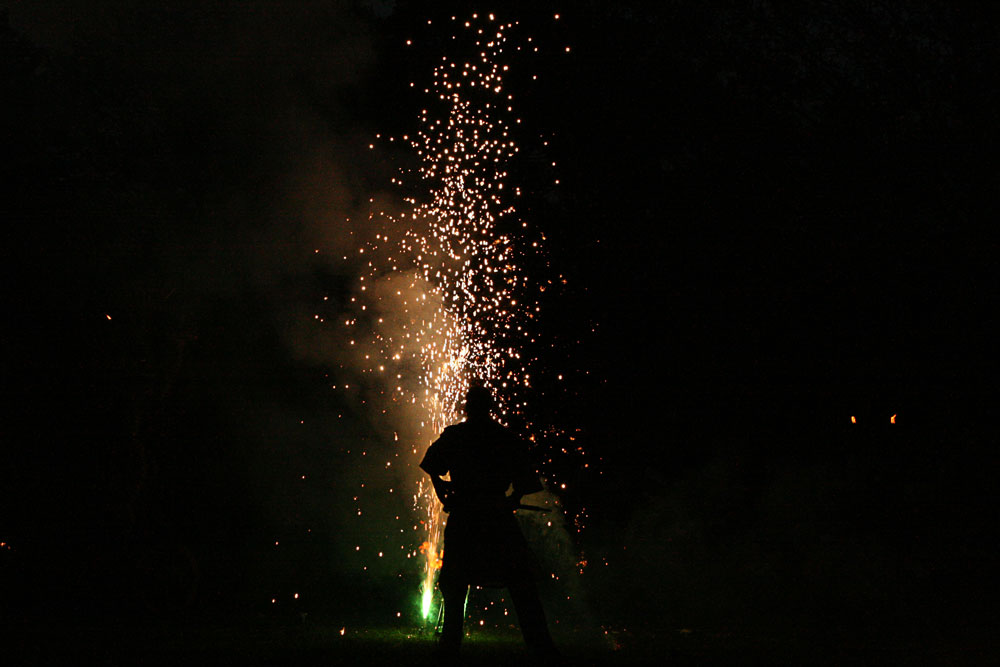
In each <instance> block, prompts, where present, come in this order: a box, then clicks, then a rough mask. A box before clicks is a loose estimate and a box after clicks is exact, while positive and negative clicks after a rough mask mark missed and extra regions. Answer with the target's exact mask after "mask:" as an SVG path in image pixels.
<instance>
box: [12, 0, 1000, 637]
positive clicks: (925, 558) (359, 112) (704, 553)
mask: <svg viewBox="0 0 1000 667" xmlns="http://www.w3.org/2000/svg"><path fill="white" fill-rule="evenodd" d="M447 4H448V3H417V2H396V3H392V2H389V3H374V2H372V3H349V2H343V3H332V4H326V5H323V4H320V3H292V4H287V3H273V4H272V3H250V4H243V3H225V2H197V3H172V2H171V3H158V5H157V8H155V9H154V8H151V7H147V8H135V7H132V6H131V5H129V4H128V3H115V2H104V3H96V4H95V3H73V2H60V3H40V4H38V5H33V6H30V7H29V6H28V5H26V4H21V3H16V4H13V5H11V6H10V8H9V14H8V16H7V18H6V23H5V25H4V26H3V28H2V29H3V34H2V49H3V56H2V67H3V80H4V87H5V90H6V92H5V94H4V99H5V102H4V105H3V114H4V117H3V133H4V137H3V142H4V148H3V155H4V160H3V183H4V193H3V209H4V214H3V217H4V220H5V223H4V232H3V234H4V242H3V244H2V246H3V249H4V257H3V271H4V281H3V282H4V289H3V305H2V308H3V312H4V322H5V324H4V328H3V346H4V359H3V364H4V379H5V385H6V387H7V392H6V399H5V402H4V413H5V414H4V426H3V440H4V445H3V452H4V453H3V461H2V471H0V475H2V485H3V510H2V514H3V521H2V524H0V531H2V534H0V540H3V541H5V542H7V543H8V544H9V545H10V548H8V549H5V550H3V551H2V552H0V557H2V559H3V560H4V561H5V563H4V567H3V577H4V587H5V589H6V590H7V591H8V593H7V594H5V595H4V598H5V601H4V605H5V609H6V611H7V613H9V614H11V615H13V617H17V618H27V617H31V616H32V615H37V614H54V615H57V616H65V617H66V618H70V619H73V618H79V617H80V616H81V615H90V614H95V613H96V614H98V615H101V614H103V615H107V616H109V617H111V616H116V615H120V614H121V612H122V610H126V611H128V612H129V613H133V614H135V615H136V617H149V616H153V617H171V616H172V615H175V614H179V613H184V614H191V613H194V611H195V610H204V609H217V608H226V609H239V610H244V611H246V610H250V611H253V612H254V613H257V611H258V610H259V609H261V608H263V609H267V604H266V603H267V602H269V598H270V596H271V595H272V593H273V592H275V591H282V592H287V591H286V590H285V589H288V590H291V588H290V587H294V586H298V585H314V588H315V590H317V591H326V597H325V599H324V598H323V596H322V595H317V596H316V597H317V598H319V599H320V601H317V602H315V603H314V605H315V607H314V608H315V609H317V610H322V609H327V610H330V609H334V610H341V611H342V610H345V609H348V610H351V609H358V608H359V607H358V605H359V604H360V603H356V602H351V601H349V600H348V598H349V596H348V595H346V594H343V593H338V591H344V590H348V589H350V590H354V589H353V588H351V587H352V586H353V587H364V586H366V585H369V584H361V583H358V581H357V579H356V578H355V577H352V576H351V575H349V574H347V573H346V572H343V573H338V572H328V571H326V570H325V569H324V567H325V566H323V565H322V562H323V559H324V558H326V556H327V555H328V554H329V550H330V549H332V547H324V546H323V544H325V543H322V542H317V543H316V544H312V545H309V546H307V547H303V548H302V549H301V550H300V552H299V555H298V556H297V557H296V559H295V560H294V562H270V561H268V562H266V563H265V562H264V561H265V559H266V558H268V556H265V555H264V554H265V550H264V549H263V547H262V546H255V545H264V544H266V543H267V542H268V540H270V539H271V538H272V537H273V536H275V535H277V534H280V533H281V531H285V530H289V527H290V526H302V525H306V524H307V523H308V522H309V521H311V520H312V519H311V518H309V517H314V516H316V515H317V514H318V513H321V512H323V511H325V510H324V509H323V508H324V507H327V506H328V505H329V503H331V502H337V499H338V498H340V496H341V495H345V494H346V495H349V494H348V492H347V491H346V487H347V485H348V482H347V481H346V480H349V479H350V470H344V469H342V465H343V464H344V461H346V460H347V459H338V458H336V457H333V458H331V456H330V455H329V451H330V449H329V448H330V443H331V442H334V443H340V445H339V446H340V447H341V449H342V448H343V446H344V445H343V443H347V442H350V441H352V439H358V438H362V437H367V436H366V435H365V434H370V433H371V431H372V430H373V429H374V430H377V429H376V428H375V427H373V426H372V424H371V421H372V418H371V417H370V416H368V415H365V414H363V412H360V411H359V410H358V408H357V407H356V406H353V407H352V406H351V405H350V404H349V402H347V401H346V399H336V398H335V399H331V398H330V397H329V393H328V392H327V391H326V389H327V387H328V385H329V383H330V381H331V380H330V378H329V377H327V376H328V375H330V374H333V381H335V380H336V373H337V371H336V369H335V368H329V367H326V366H324V365H323V364H322V363H318V362H317V361H316V360H315V358H310V357H308V355H307V356H305V357H303V355H301V354H297V353H296V352H295V343H294V342H290V341H292V340H293V339H294V335H293V334H292V333H290V330H291V327H290V324H289V323H290V322H292V321H295V320H296V319H297V318H299V319H301V317H302V316H303V315H304V314H307V313H308V312H309V311H310V309H311V308H314V307H315V304H316V303H317V300H318V299H319V298H320V297H321V296H322V295H325V294H330V293H333V294H338V295H340V296H339V297H338V298H336V299H334V303H333V304H332V305H329V306H328V307H329V308H330V309H331V310H330V311H328V314H330V315H333V314H336V311H337V308H338V307H340V305H342V304H341V301H340V300H342V299H343V297H344V295H346V294H347V292H348V290H349V284H350V282H351V281H352V280H353V278H354V276H355V275H356V274H355V273H354V269H355V268H356V267H353V266H349V265H340V264H338V263H337V262H335V261H331V260H329V259H326V258H325V257H323V258H318V259H316V258H312V257H310V255H309V253H310V252H311V251H312V248H313V247H323V248H343V247H346V246H345V243H347V242H348V241H347V240H346V239H345V238H343V237H342V236H338V234H340V232H338V231H336V227H337V223H338V221H339V220H342V218H343V216H345V215H347V216H350V215H354V214H356V213H357V212H359V211H364V210H365V207H366V206H367V200H368V197H370V196H374V194H376V193H379V192H382V191H385V190H387V189H388V188H387V185H386V183H387V181H388V179H389V178H390V177H391V175H392V174H393V173H394V171H393V169H394V165H393V164H392V162H393V160H395V159H397V158H395V157H393V156H392V154H391V152H390V153H388V154H387V153H373V152H371V151H368V150H367V145H368V143H369V142H370V140H371V137H372V136H373V135H374V134H375V133H377V132H383V133H390V134H391V133H403V132H406V131H407V130H408V128H412V123H413V117H414V116H415V107H412V106H411V103H412V104H418V103H419V102H416V101H415V100H416V98H415V97H413V95H412V93H410V92H408V88H407V87H408V83H409V81H412V80H414V79H418V80H419V79H420V78H421V77H426V76H427V74H428V72H429V68H430V66H432V65H431V63H433V62H434V61H435V60H436V59H437V58H438V57H439V55H438V54H439V53H440V50H441V49H445V48H448V47H447V35H448V34H450V33H449V32H448V31H449V30H450V28H449V27H446V26H447V23H448V16H449V12H448V8H447V7H446V6H445V5H447ZM454 4H455V5H456V7H458V9H456V10H455V13H456V14H458V15H459V16H461V15H463V14H464V13H468V12H469V11H470V10H469V9H467V8H464V7H463V6H462V3H454ZM547 4H549V3H544V2H543V3H538V2H534V3H527V4H525V5H524V6H517V5H516V4H510V3H508V6H506V7H504V9H505V10H506V11H507V12H508V16H511V17H516V18H519V19H520V20H521V21H522V23H523V24H524V26H525V30H528V31H534V33H533V34H535V35H537V40H538V43H540V44H542V45H544V46H545V47H547V50H548V52H547V53H543V54H542V55H540V56H538V57H537V58H536V59H535V60H534V61H533V62H532V64H531V66H530V67H532V68H534V69H533V70H532V71H537V72H539V73H540V79H541V81H542V83H541V84H539V85H537V86H536V87H534V88H529V87H525V88H524V91H525V92H524V94H523V96H521V97H520V98H519V104H520V106H519V109H520V110H521V113H522V114H523V118H524V121H525V122H524V127H526V128H531V130H532V131H533V132H536V133H537V135H536V136H532V135H531V134H530V133H527V134H526V135H525V136H524V137H523V138H522V139H521V143H522V145H524V146H527V147H529V148H530V150H527V151H526V154H527V157H526V158H524V159H523V160H521V161H519V162H516V163H515V164H514V166H513V177H514V178H516V179H520V180H521V182H523V183H524V188H525V196H524V200H523V202H522V204H521V205H520V212H521V215H522V216H523V217H524V218H526V219H529V220H531V221H532V224H533V225H534V227H535V228H538V229H541V230H543V231H544V233H545V234H546V236H547V244H546V248H547V261H548V266H545V267H535V268H537V269H538V270H548V271H553V272H555V273H558V274H562V275H565V276H566V278H567V284H566V286H565V288H564V289H562V290H561V291H560V292H559V293H558V294H557V295H556V297H555V298H551V299H548V300H547V301H546V302H545V303H544V306H545V313H546V317H545V319H543V321H542V324H541V325H540V326H541V327H542V333H543V334H544V335H545V336H547V337H548V339H549V340H553V341H556V346H555V348H554V349H552V350H550V351H548V352H545V353H544V354H547V355H550V357H549V359H550V361H548V363H547V365H548V366H549V367H550V368H551V369H552V372H553V373H555V372H564V371H565V373H566V375H567V381H566V382H565V383H564V384H563V385H561V386H563V387H565V389H564V390H561V391H555V390H554V389H553V391H552V392H550V394H548V395H547V396H546V397H543V398H542V399H541V400H540V401H539V407H538V409H539V410H540V411H541V412H542V413H544V412H546V411H548V412H551V413H552V414H554V415H556V416H557V418H558V421H559V422H560V423H562V424H566V425H570V426H571V427H572V428H576V429H579V433H578V437H579V438H580V439H581V441H583V442H584V443H585V445H586V449H587V451H588V452H589V457H590V458H589V459H588V460H589V461H591V462H592V463H593V465H592V467H591V468H589V469H587V471H586V473H584V472H583V471H582V470H578V469H576V468H568V469H567V470H566V471H564V472H565V474H566V475H572V476H573V478H572V479H573V484H571V485H570V486H571V490H570V491H568V492H567V493H566V494H565V501H566V503H567V505H568V506H571V507H574V508H579V507H585V508H586V510H587V513H588V515H589V519H588V524H589V525H588V528H587V530H585V531H584V533H583V534H582V536H581V537H580V538H579V539H580V544H579V546H580V548H581V549H582V550H583V551H584V553H585V554H586V556H587V557H588V559H589V562H590V567H591V570H592V574H590V575H585V580H586V581H587V582H589V589H588V590H590V591H591V593H590V594H591V595H592V597H593V602H592V605H593V608H594V612H593V613H594V615H595V617H597V618H598V620H599V621H601V622H609V623H611V622H632V621H636V620H637V619H642V620H644V621H646V622H649V623H654V624H655V623H662V622H676V623H677V624H679V625H683V624H687V625H691V624H698V623H700V624H702V625H743V624H753V623H754V622H756V621H757V620H759V619H760V618H778V617H780V618H783V619H786V620H787V619H792V618H794V619H795V620H796V622H801V623H811V624H815V625H817V626H825V625H827V624H833V625H846V626H852V627H853V626H860V627H872V626H878V627H879V628H883V629H884V628H892V629H894V630H900V631H902V629H904V628H905V630H906V631H907V632H916V633H919V632H921V631H923V630H924V629H926V628H929V627H938V626H940V625H941V624H942V623H944V624H958V625H962V624H965V625H968V624H975V623H988V622H990V621H989V617H990V612H989V611H988V610H989V609H990V608H991V607H993V605H992V604H989V603H988V601H990V600H991V599H992V598H993V597H994V596H993V593H994V592H995V589H993V588H992V587H991V586H990V585H988V583H987V582H988V581H989V580H990V578H989V576H988V575H989V571H990V569H991V567H992V565H993V561H994V558H993V555H992V553H993V552H992V548H991V546H990V545H991V543H992V537H993V535H994V534H995V529H996V525H997V516H996V507H995V503H994V502H992V500H991V497H992V491H991V489H992V488H993V487H994V486H995V482H994V478H995V473H996V463H997V460H996V455H995V451H994V442H993V439H992V438H991V437H990V436H989V435H988V434H990V433H991V431H992V426H991V425H992V417H991V412H992V411H991V407H992V403H993V396H992V387H993V384H994V382H993V375H992V357H993V355H992V350H993V345H992V330H991V328H990V326H989V321H990V319H991V314H992V312H993V310H994V309H995V307H996V304H995V294H996V274H995V269H994V262H995V257H996V243H995V235H994V234H993V233H992V232H991V228H992V222H993V220H994V216H993V211H994V202H995V197H996V194H997V184H998V176H1000V174H998V172H997V169H996V164H995V155H996V150H997V129H998V128H997V122H996V116H995V109H994V107H995V104H994V103H995V100H996V99H997V95H996V89H997V85H998V83H997V80H996V76H995V72H996V71H997V65H998V58H997V56H998V53H997V48H996V43H995V41H996V40H995V39H994V38H993V31H994V28H993V26H995V25H996V19H997V18H998V17H997V16H996V15H995V10H993V9H992V8H990V7H988V6H987V5H984V6H981V7H976V6H964V5H963V6H962V7H961V8H959V7H958V6H954V7H952V6H945V5H942V4H940V3H932V2H906V3H904V2H891V1H888V0H887V1H884V2H865V3H861V2H847V3H828V2H822V1H819V0H810V1H808V2H799V3H795V4H794V7H786V6H783V5H779V3H768V2H753V3H750V2H748V3H740V2H720V3H695V2H676V3H659V4H657V5H656V7H655V8H653V7H652V6H649V7H647V5H646V3H632V2H614V3H604V2H578V3H573V6H572V7H566V8H562V9H560V8H557V7H554V6H553V7H548V6H547ZM497 11H499V10H497ZM555 11H561V12H562V13H563V15H562V16H561V18H560V19H559V21H553V20H552V17H551V15H552V14H553V13H554V12H555ZM427 17H432V18H434V19H435V20H436V21H437V23H435V25H434V26H433V28H427V27H426V26H424V27H421V26H423V24H424V23H425V20H426V18H427ZM413 35H419V36H420V39H422V40H423V41H420V39H418V40H417V41H418V43H417V45H416V47H415V48H414V49H411V50H406V49H403V48H402V47H401V44H402V42H403V41H404V40H405V39H408V38H410V37H411V36H413ZM435 40H438V41H435ZM564 45H569V46H571V47H572V48H571V52H570V53H568V54H567V53H565V52H564V50H563V46H564ZM519 95H520V92H519ZM542 138H544V139H545V140H547V141H548V142H549V143H548V145H547V146H540V145H539V142H540V141H541V140H542ZM387 155H388V157H387ZM550 161H555V162H557V167H556V168H555V169H554V170H549V169H548V168H547V167H545V166H544V165H547V164H548V163H549V162H550ZM553 178H558V179H559V181H560V183H559V185H558V186H555V185H553V184H552V180H553ZM333 254H336V253H333ZM338 299H340V300H338ZM109 315H110V317H111V319H108V316H109ZM542 360H543V365H546V364H545V362H546V357H544V356H543V359H542ZM343 411H346V412H348V413H350V415H351V418H350V419H348V420H346V421H344V422H334V421H333V420H332V418H330V416H329V415H331V414H333V413H336V412H343ZM892 415H896V416H897V417H896V424H890V417H891V416H892ZM851 416H855V417H856V419H857V423H856V424H852V423H851ZM300 420H305V421H306V423H308V424H309V427H308V428H305V429H296V428H293V426H292V425H298V422H299V421H300ZM338 451H340V450H338ZM303 470H308V471H309V473H310V475H313V474H315V475H317V476H318V477H320V478H322V479H325V480H327V481H332V482H333V484H332V486H331V487H330V488H333V489H334V490H333V491H326V492H322V493H321V492H317V491H312V492H299V491H296V492H290V491H287V490H285V489H286V482H285V481H283V480H285V479H291V478H294V477H295V476H297V474H298V473H299V472H301V471H303ZM337 484H342V486H343V487H344V489H345V490H343V491H341V490H338V489H339V487H338V486H337ZM310 494H311V495H310ZM303 515H307V517H305V518H304V516H303ZM328 530H329V538H330V540H332V541H338V540H344V541H349V540H351V539H353V537H346V538H345V537H344V536H343V534H339V535H338V534H337V528H336V526H335V525H334V526H331V527H329V529H328ZM605 562H607V565H606V566H605V565H604V563H605ZM262 563H263V564H262ZM165 573H166V574H165ZM588 577H589V578H588ZM178 582H181V584H178ZM370 585H371V586H375V587H376V588H378V587H381V588H380V590H381V589H384V587H385V586H386V584H385V583H384V582H377V583H375V584H370ZM404 594H405V592H403V593H394V595H399V596H403V595H404ZM372 604H373V606H376V607H377V606H378V605H377V604H375V603H372ZM361 606H363V605H361ZM357 613H361V612H360V611H358V612H357ZM373 614H375V615H376V616H377V613H376V612H373Z"/></svg>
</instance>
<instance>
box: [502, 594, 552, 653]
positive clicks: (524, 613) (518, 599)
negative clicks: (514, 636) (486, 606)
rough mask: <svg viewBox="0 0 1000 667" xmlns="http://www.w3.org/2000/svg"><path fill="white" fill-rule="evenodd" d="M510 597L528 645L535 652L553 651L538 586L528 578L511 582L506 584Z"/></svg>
mask: <svg viewBox="0 0 1000 667" xmlns="http://www.w3.org/2000/svg"><path fill="white" fill-rule="evenodd" d="M508 588H509V590H510V598H511V600H512V601H513V602H514V609H515V611H517V619H518V621H519V622H520V624H521V634H522V635H524V642H525V643H526V644H527V645H528V647H529V648H530V649H531V650H532V651H535V652H537V653H543V654H549V653H555V650H556V649H555V644H553V643H552V635H550V634H549V626H548V623H547V622H546V621H545V611H544V610H543V609H542V601H541V600H540V599H539V597H538V588H537V587H536V586H535V582H533V581H531V580H530V579H526V580H524V581H517V582H512V583H511V584H510V585H509V586H508Z"/></svg>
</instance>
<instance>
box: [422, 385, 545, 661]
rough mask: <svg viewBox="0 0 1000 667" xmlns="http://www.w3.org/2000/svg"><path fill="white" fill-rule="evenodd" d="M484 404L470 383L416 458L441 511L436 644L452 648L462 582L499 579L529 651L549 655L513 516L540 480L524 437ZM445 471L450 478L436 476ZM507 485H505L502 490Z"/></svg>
mask: <svg viewBox="0 0 1000 667" xmlns="http://www.w3.org/2000/svg"><path fill="white" fill-rule="evenodd" d="M492 407H493V397H492V395H491V394H490V392H489V390H488V389H486V388H484V387H473V388H472V389H470V390H469V392H468V394H467V395H466V399H465V414H466V417H467V419H466V420H465V421H464V422H462V423H459V424H454V425H452V426H449V427H447V428H446V429H445V430H444V431H443V432H442V433H441V437H439V438H438V439H437V440H436V441H435V442H434V443H433V444H432V445H431V446H430V448H428V450H427V454H426V455H425V456H424V460H423V461H422V462H421V463H420V467H421V468H422V469H423V470H424V471H425V472H427V474H429V475H430V476H431V481H432V482H433V484H434V491H435V492H436V493H437V496H438V498H439V499H440V500H441V502H442V504H443V505H444V510H445V511H446V512H448V522H447V524H446V525H445V531H444V555H443V560H444V562H443V564H442V567H441V576H440V578H439V580H438V585H439V586H440V588H441V593H442V595H443V597H444V629H443V631H442V635H441V640H440V644H439V648H440V650H441V653H442V654H443V655H444V656H446V657H454V656H456V655H457V653H458V650H459V646H460V645H461V642H462V624H463V621H464V620H465V618H464V617H465V600H466V597H467V595H468V590H469V586H470V585H478V586H505V587H506V588H507V589H508V590H509V591H510V597H511V600H512V601H513V603H514V609H515V610H516V611H517V617H518V620H519V621H520V624H521V633H522V634H523V635H524V641H525V643H526V644H527V645H528V647H529V648H530V649H531V650H532V651H533V652H535V653H538V654H541V655H552V656H554V655H556V651H555V647H554V645H553V643H552V637H551V636H550V635H549V629H548V625H547V624H546V621H545V613H544V611H543V610H542V604H541V601H540V600H539V597H538V589H537V588H536V586H535V581H534V574H535V570H536V568H535V566H534V559H533V557H532V555H531V551H530V549H529V548H528V543H527V541H526V540H525V539H524V536H523V535H522V534H521V530H520V528H519V527H518V525H517V519H516V518H515V517H514V510H515V509H516V508H517V506H518V505H519V504H520V500H521V496H523V495H525V494H528V493H534V492H536V491H541V490H542V485H541V483H540V482H539V480H538V476H537V475H536V474H535V473H534V471H533V470H532V468H531V465H530V464H529V462H528V456H527V450H526V447H525V445H524V442H523V441H522V440H521V439H520V438H518V437H517V436H515V435H514V434H513V433H512V432H511V431H510V430H509V429H507V428H505V427H503V426H501V425H500V424H498V423H496V422H495V421H493V419H492V418H491V417H490V410H491V409H492ZM445 474H447V475H448V476H449V480H450V481H445V480H443V479H442V476H443V475H445ZM511 487H513V493H512V494H511V495H507V491H508V489H510V488H511Z"/></svg>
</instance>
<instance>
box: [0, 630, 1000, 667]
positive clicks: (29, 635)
mask: <svg viewBox="0 0 1000 667" xmlns="http://www.w3.org/2000/svg"><path fill="white" fill-rule="evenodd" d="M342 628H343V634H341V629H342ZM9 629H13V628H9ZM16 635H17V636H16V638H15V641H14V642H13V644H11V643H10V642H9V641H8V643H7V645H6V647H5V653H6V658H7V659H5V660H4V663H5V664H10V665H149V666H152V667H158V666H160V665H164V666H165V665H178V664H183V665H303V666H309V665H324V666H326V665H374V666H379V665H386V666H390V665H391V666H393V667H403V666H405V667H421V666H423V665H427V666H430V665H434V664H436V662H435V659H434V645H435V644H434V639H435V638H434V636H433V634H432V633H430V632H428V631H425V630H420V629H417V628H412V627H394V628H386V627H365V626H359V627H350V626H342V625H340V624H339V623H332V622H323V621H313V620H309V621H307V622H301V623H295V624H288V623H284V624H280V623H275V622H273V619H272V620H267V621H265V620H263V619H261V620H260V621H258V622H257V623H244V624H231V625H230V624H225V623H198V624H194V623H188V624H170V625H167V624H159V625H157V624H151V625H139V626H137V625H134V624H131V625H124V624H123V625H117V626H116V625H115V624H113V623H103V624H101V625H99V626H87V625H85V624H80V625H75V626H72V627H66V626H59V627H45V626H43V625H37V624H36V625H32V626H24V627H21V628H19V629H18V632H17V633H16ZM556 638H557V643H558V644H559V646H560V649H561V650H562V652H563V654H564V656H565V658H566V663H567V664H569V665H603V666H607V667H615V666H618V665H621V666H622V667H625V666H632V665H662V664H667V665H684V666H688V665H692V666H693V665H831V666H832V665H838V666H839V665H897V664H907V665H988V664H995V662H994V660H995V656H996V655H997V648H998V644H997V640H996V639H995V638H993V637H992V635H990V634H987V633H978V634H974V633H970V634H967V635H966V636H963V637H951V638H944V637H942V638H938V639H937V640H936V641H926V642H920V643H905V642H891V641H885V642H881V643H879V642H877V641H876V642H873V641H872V640H871V638H868V639H862V638H860V637H851V636H843V635H837V634H836V633H829V634H826V635H809V636H805V635H796V634H794V633H789V634H783V633H781V632H780V631H777V632H774V633H772V634H770V635H763V634H754V635H745V634H734V633H726V632H709V631H697V630H688V629H659V630H657V629H650V628H645V629H640V630H624V629H621V630H606V631H605V630H596V631H591V632H583V631H579V630H577V631H572V632H565V631H563V632H557V635H556ZM461 664H463V665H483V666H485V667H492V666H500V665H523V666H524V667H529V666H530V665H532V664H538V663H534V662H533V661H532V660H531V656H530V655H529V654H528V653H527V651H526V650H525V649H524V646H523V643H522V641H521V637H520V633H518V632H517V631H516V630H513V629H483V628H473V629H472V630H471V632H470V633H469V636H468V637H467V639H466V641H465V643H464V644H463V646H462V661H461Z"/></svg>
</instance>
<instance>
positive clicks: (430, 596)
mask: <svg viewBox="0 0 1000 667" xmlns="http://www.w3.org/2000/svg"><path fill="white" fill-rule="evenodd" d="M425 584H426V582H425ZM433 600H434V589H432V588H428V587H426V585H425V586H424V589H423V594H422V595H421V600H420V616H421V618H423V619H424V621H425V622H426V621H427V620H428V619H429V618H430V615H431V602H432V601H433Z"/></svg>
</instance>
